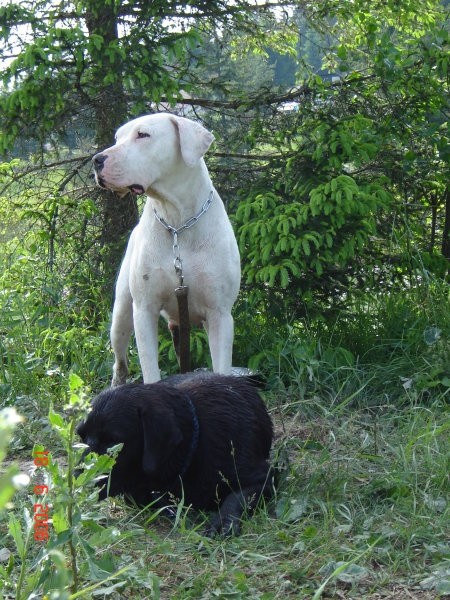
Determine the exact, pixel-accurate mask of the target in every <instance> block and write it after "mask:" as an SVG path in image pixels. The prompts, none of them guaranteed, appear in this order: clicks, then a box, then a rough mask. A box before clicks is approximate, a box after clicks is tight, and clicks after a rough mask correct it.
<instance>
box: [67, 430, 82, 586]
mask: <svg viewBox="0 0 450 600" xmlns="http://www.w3.org/2000/svg"><path fill="white" fill-rule="evenodd" d="M74 433H75V420H74V419H73V418H72V420H71V422H70V429H69V440H68V447H67V455H68V474H67V485H68V488H69V504H68V507H67V520H68V522H69V527H70V529H71V531H72V535H71V536H70V539H69V542H68V543H69V550H70V556H71V565H72V576H73V584H72V586H71V591H72V593H73V594H74V593H76V592H77V591H78V587H79V580H78V566H77V549H76V544H74V541H73V504H74V493H73V471H74V461H73V449H72V445H73V440H74Z"/></svg>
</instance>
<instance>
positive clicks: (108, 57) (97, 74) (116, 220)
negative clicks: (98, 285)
mask: <svg viewBox="0 0 450 600" xmlns="http://www.w3.org/2000/svg"><path fill="white" fill-rule="evenodd" d="M116 4H117V3H114V2H104V0H86V2H85V7H86V16H85V20H86V26H87V29H88V33H89V37H90V38H91V40H92V75H93V82H94V90H95V91H94V93H93V94H92V105H93V111H94V115H95V123H96V135H95V143H96V152H98V151H101V150H102V149H104V148H107V147H108V146H111V145H112V144H113V143H114V133H115V131H116V129H117V128H118V127H119V126H120V125H122V124H123V123H124V122H125V121H126V120H127V113H128V111H127V102H126V97H125V91H124V88H123V81H122V72H123V69H122V58H121V54H120V52H119V51H118V44H117V43H116V42H117V41H118V31H117V12H116V9H115V5H116ZM107 76H108V79H107V81H108V83H107V84H106V85H105V78H106V77H107ZM98 200H99V202H100V203H101V206H102V235H101V244H102V248H103V250H102V252H101V256H100V261H101V263H102V268H103V272H104V291H105V293H107V294H110V295H111V297H112V289H113V287H114V282H115V279H116V276H117V271H118V268H119V265H120V262H121V259H122V256H123V253H124V249H125V247H126V243H127V240H128V237H129V234H130V231H131V229H132V228H133V227H134V226H135V225H136V223H137V220H138V218H139V215H138V209H137V203H136V198H135V196H133V195H132V194H127V195H126V196H124V197H122V198H120V197H119V196H117V194H115V193H114V192H110V191H107V190H99V193H98Z"/></svg>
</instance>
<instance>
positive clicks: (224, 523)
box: [77, 372, 273, 535]
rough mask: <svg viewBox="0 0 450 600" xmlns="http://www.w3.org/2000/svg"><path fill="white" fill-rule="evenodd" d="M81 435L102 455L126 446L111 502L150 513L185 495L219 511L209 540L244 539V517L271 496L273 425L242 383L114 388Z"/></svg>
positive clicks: (192, 379)
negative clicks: (124, 500) (122, 499)
mask: <svg viewBox="0 0 450 600" xmlns="http://www.w3.org/2000/svg"><path fill="white" fill-rule="evenodd" d="M193 407H194V408H193ZM196 422H197V425H198V427H197V433H198V436H197V435H196ZM77 432H78V434H79V435H80V437H81V439H82V440H83V442H85V443H86V444H87V445H88V446H89V448H90V449H91V450H92V451H94V452H97V453H99V454H104V453H105V452H106V450H107V448H109V447H111V446H113V445H115V444H118V443H123V444H124V446H123V449H122V450H121V452H120V454H119V456H118V458H117V461H116V464H115V465H114V467H113V469H112V472H111V479H110V488H109V495H111V496H114V495H117V494H124V495H125V496H127V497H129V498H131V499H133V500H134V501H135V502H136V503H137V504H139V505H144V506H145V505H147V504H149V503H150V502H152V501H154V500H155V498H157V497H160V496H163V497H164V496H166V498H165V501H166V502H167V501H168V498H169V497H171V496H174V497H176V498H181V497H182V496H183V495H184V502H185V503H186V504H187V505H192V506H193V507H194V508H196V509H204V510H213V509H216V510H218V512H217V514H216V515H215V516H214V517H213V519H212V520H211V522H210V526H209V529H208V531H207V533H208V534H210V535H212V534H214V533H218V532H221V533H223V534H229V533H238V532H239V530H240V520H241V518H242V516H243V513H244V512H245V511H246V510H248V511H251V510H252V509H253V508H254V506H255V505H256V503H257V502H258V500H259V498H260V497H261V496H264V497H266V498H267V497H269V496H270V494H271V491H272V483H271V481H270V479H271V470H270V467H269V465H268V458H269V453H270V448H271V444H272V437H273V429H272V422H271V420H270V417H269V415H268V413H267V410H266V408H265V405H264V403H263V401H262V400H261V398H260V396H259V394H258V392H257V390H256V389H255V387H254V386H253V385H252V384H251V383H249V382H248V381H246V380H245V379H244V378H240V377H225V376H221V375H211V374H207V375H205V374H204V373H203V374H202V373H201V372H200V373H195V374H192V373H188V374H186V375H182V376H174V377H172V378H170V377H169V378H168V379H166V380H163V381H160V382H158V383H153V384H147V385H146V384H129V385H123V386H120V387H117V388H112V389H108V390H105V391H104V392H102V393H101V394H99V396H97V398H95V399H94V401H93V406H92V411H91V412H90V413H89V415H88V417H87V419H86V420H85V421H84V422H83V423H81V424H80V425H79V426H78V428H77ZM106 494H107V492H106V486H105V488H103V489H102V490H101V492H100V496H99V497H100V498H105V497H106Z"/></svg>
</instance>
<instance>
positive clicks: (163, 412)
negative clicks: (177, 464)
mask: <svg viewBox="0 0 450 600" xmlns="http://www.w3.org/2000/svg"><path fill="white" fill-rule="evenodd" d="M139 412H140V417H141V423H142V428H143V439H144V452H143V455H142V468H143V470H144V472H145V473H147V474H148V475H151V474H154V473H156V472H158V469H159V466H160V465H161V464H164V463H165V462H167V460H168V459H169V458H170V456H171V454H172V453H173V452H174V450H175V448H176V447H177V446H178V444H180V442H182V440H183V435H182V433H181V430H180V428H179V426H178V424H177V422H176V419H175V415H174V413H173V410H172V409H171V408H170V407H169V406H154V405H153V406H150V405H149V406H145V407H144V408H142V409H140V411H139Z"/></svg>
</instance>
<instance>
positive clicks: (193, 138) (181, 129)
mask: <svg viewBox="0 0 450 600" xmlns="http://www.w3.org/2000/svg"><path fill="white" fill-rule="evenodd" d="M173 120H174V123H175V125H176V126H177V128H178V134H179V137H180V150H181V156H182V157H183V160H184V162H185V163H186V164H187V165H188V167H193V166H195V165H196V164H197V163H198V161H199V160H200V159H201V158H202V156H203V155H204V154H205V153H206V151H207V150H208V148H209V147H210V146H211V144H212V143H213V141H214V136H213V134H212V133H210V132H209V131H208V130H207V129H205V128H204V127H202V125H200V124H199V123H196V122H195V121H191V120H190V119H185V118H184V117H174V119H173Z"/></svg>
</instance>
